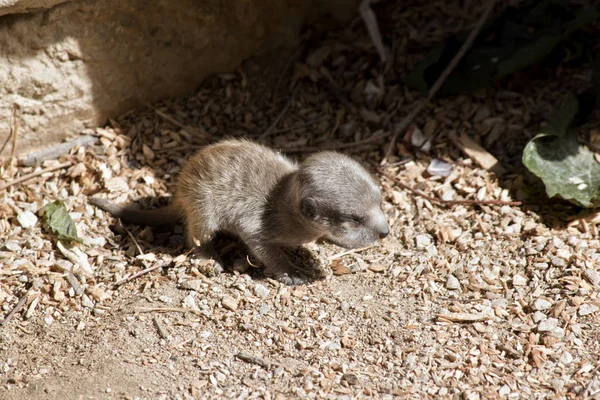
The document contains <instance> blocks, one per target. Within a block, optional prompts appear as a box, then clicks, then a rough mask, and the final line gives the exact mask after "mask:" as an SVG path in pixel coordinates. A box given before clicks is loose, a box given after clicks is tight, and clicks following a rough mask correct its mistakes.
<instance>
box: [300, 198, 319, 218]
mask: <svg viewBox="0 0 600 400" xmlns="http://www.w3.org/2000/svg"><path fill="white" fill-rule="evenodd" d="M300 211H301V212H302V215H304V216H305V217H306V218H308V219H311V220H315V219H316V218H317V216H318V215H317V214H318V207H317V201H316V200H315V199H313V198H312V197H304V198H303V199H302V200H300Z"/></svg>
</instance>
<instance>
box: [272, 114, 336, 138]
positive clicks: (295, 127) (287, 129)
mask: <svg viewBox="0 0 600 400" xmlns="http://www.w3.org/2000/svg"><path fill="white" fill-rule="evenodd" d="M330 118H331V117H330V116H329V115H323V116H322V117H318V118H315V119H313V120H311V121H307V122H304V123H302V124H298V125H294V126H290V127H289V128H282V129H276V130H274V131H273V132H271V133H270V134H271V135H275V134H278V133H284V132H289V131H295V130H296V129H302V128H306V127H307V126H311V125H314V124H317V123H319V122H322V121H326V120H328V119H330Z"/></svg>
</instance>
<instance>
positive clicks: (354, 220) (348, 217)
mask: <svg viewBox="0 0 600 400" xmlns="http://www.w3.org/2000/svg"><path fill="white" fill-rule="evenodd" d="M341 219H342V221H344V222H352V223H354V224H359V225H360V224H363V223H364V222H365V218H364V217H361V216H359V215H343V216H342V218H341Z"/></svg>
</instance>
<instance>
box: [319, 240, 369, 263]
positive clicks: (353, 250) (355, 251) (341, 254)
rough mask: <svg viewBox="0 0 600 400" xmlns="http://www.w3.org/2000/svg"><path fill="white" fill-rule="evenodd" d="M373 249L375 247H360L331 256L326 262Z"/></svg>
mask: <svg viewBox="0 0 600 400" xmlns="http://www.w3.org/2000/svg"><path fill="white" fill-rule="evenodd" d="M373 247H377V245H376V244H372V245H371V246H367V247H361V248H360V249H351V250H346V251H342V252H341V253H337V254H334V255H332V256H331V257H328V258H327V260H328V261H331V260H337V259H338V258H342V257H343V256H347V255H348V254H354V253H360V252H361V251H365V250H369V249H372V248H373Z"/></svg>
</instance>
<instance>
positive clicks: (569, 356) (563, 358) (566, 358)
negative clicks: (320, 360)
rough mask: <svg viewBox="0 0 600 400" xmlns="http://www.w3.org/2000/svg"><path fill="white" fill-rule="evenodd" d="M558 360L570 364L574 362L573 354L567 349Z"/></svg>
mask: <svg viewBox="0 0 600 400" xmlns="http://www.w3.org/2000/svg"><path fill="white" fill-rule="evenodd" d="M558 361H560V362H561V363H562V364H563V365H569V364H571V363H572V362H573V355H572V354H571V353H569V352H568V351H565V352H563V353H562V354H561V356H560V358H559V359H558Z"/></svg>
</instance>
